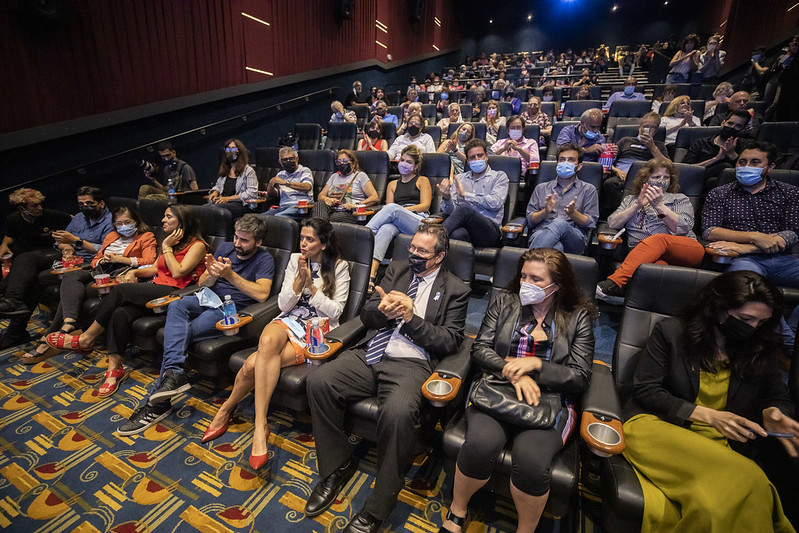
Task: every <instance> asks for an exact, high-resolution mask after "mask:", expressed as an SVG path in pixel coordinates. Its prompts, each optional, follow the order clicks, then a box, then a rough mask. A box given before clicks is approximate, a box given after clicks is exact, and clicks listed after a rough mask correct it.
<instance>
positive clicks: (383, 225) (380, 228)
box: [366, 204, 423, 261]
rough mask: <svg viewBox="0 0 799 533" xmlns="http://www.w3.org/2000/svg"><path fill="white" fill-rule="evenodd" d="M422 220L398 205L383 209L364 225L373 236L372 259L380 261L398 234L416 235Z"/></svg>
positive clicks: (420, 216) (419, 216) (416, 214)
mask: <svg viewBox="0 0 799 533" xmlns="http://www.w3.org/2000/svg"><path fill="white" fill-rule="evenodd" d="M422 218H423V217H422V215H420V214H418V213H414V212H413V211H408V210H407V209H405V208H404V207H402V206H401V205H399V204H388V205H386V206H385V207H383V209H381V210H380V211H378V212H377V213H376V214H375V216H373V217H372V220H370V221H369V223H368V224H367V225H366V227H367V228H369V229H370V230H372V233H374V234H375V250H374V253H373V254H372V257H374V258H375V259H376V260H378V261H382V260H383V258H384V257H385V256H386V251H387V250H388V247H389V246H390V245H391V241H392V240H393V239H394V237H396V236H397V234H398V233H402V234H404V235H413V234H414V233H416V228H418V227H419V225H420V224H421V223H422Z"/></svg>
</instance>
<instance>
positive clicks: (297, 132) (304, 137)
mask: <svg viewBox="0 0 799 533" xmlns="http://www.w3.org/2000/svg"><path fill="white" fill-rule="evenodd" d="M294 136H295V137H296V138H297V147H298V149H299V150H318V149H319V144H320V143H321V142H322V126H320V125H319V124H316V123H313V122H309V123H306V122H298V123H296V124H294Z"/></svg>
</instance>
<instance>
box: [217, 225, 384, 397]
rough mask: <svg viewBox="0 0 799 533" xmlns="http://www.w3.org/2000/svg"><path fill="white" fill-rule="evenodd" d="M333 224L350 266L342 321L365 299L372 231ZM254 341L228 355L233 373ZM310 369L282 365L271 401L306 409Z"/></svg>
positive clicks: (372, 246)
mask: <svg viewBox="0 0 799 533" xmlns="http://www.w3.org/2000/svg"><path fill="white" fill-rule="evenodd" d="M333 227H334V228H335V231H336V235H337V237H338V242H339V246H340V247H341V257H342V258H343V259H346V260H347V262H348V263H349V270H350V292H349V296H348V298H347V305H346V306H345V307H344V311H343V313H342V314H341V316H340V317H339V324H341V325H344V324H345V323H346V322H348V321H350V320H352V319H354V318H355V317H357V316H358V313H360V311H361V307H363V304H364V302H365V301H366V290H367V289H368V287H369V274H370V271H371V267H372V251H373V250H374V235H373V233H372V230H370V229H369V228H367V227H364V226H356V225H354V224H344V223H338V222H334V223H333ZM278 290H279V289H278ZM275 316H277V315H275ZM339 327H341V326H339ZM262 328H263V326H262ZM334 332H335V330H333V331H331V332H330V334H328V337H329V338H330V335H333V334H334ZM259 334H260V330H259ZM257 342H258V337H255V338H254V339H252V341H251V342H249V343H248V344H246V345H245V346H250V347H249V348H245V349H240V350H239V351H237V352H236V353H234V354H233V355H232V356H231V357H230V363H229V367H230V369H231V370H232V371H233V372H234V373H236V372H238V371H239V369H240V368H241V367H242V365H243V364H244V362H245V361H246V360H247V357H249V356H250V354H251V353H252V352H253V347H255V346H256V345H257ZM242 348H244V347H242ZM312 370H313V367H312V366H311V365H307V364H306V365H299V366H292V367H287V368H284V369H282V370H281V371H280V379H279V380H278V383H277V387H276V388H275V392H274V394H273V396H272V402H274V403H277V404H280V405H283V406H285V407H288V408H290V409H294V410H295V411H307V410H308V397H307V395H306V392H305V381H306V379H307V377H308V373H309V372H311V371H312Z"/></svg>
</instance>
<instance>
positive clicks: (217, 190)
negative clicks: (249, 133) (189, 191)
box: [208, 139, 258, 218]
mask: <svg viewBox="0 0 799 533" xmlns="http://www.w3.org/2000/svg"><path fill="white" fill-rule="evenodd" d="M218 174H219V177H218V178H217V180H216V185H214V186H213V188H211V190H210V192H209V194H208V201H209V202H210V203H212V204H216V205H218V206H220V207H224V208H225V209H227V210H229V211H230V212H231V213H233V218H239V217H241V216H243V215H245V214H246V213H249V212H250V208H249V207H247V203H248V202H250V201H252V200H255V199H256V198H257V197H258V176H256V175H255V169H254V168H252V167H251V166H250V153H249V151H248V150H247V147H246V146H244V143H242V142H241V141H240V140H238V139H230V140H228V141H225V157H224V158H223V159H222V164H220V165H219V173H218Z"/></svg>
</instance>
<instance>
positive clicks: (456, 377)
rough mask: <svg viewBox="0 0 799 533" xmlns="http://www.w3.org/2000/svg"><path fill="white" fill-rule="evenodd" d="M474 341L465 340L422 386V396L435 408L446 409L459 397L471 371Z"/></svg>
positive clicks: (440, 363)
mask: <svg viewBox="0 0 799 533" xmlns="http://www.w3.org/2000/svg"><path fill="white" fill-rule="evenodd" d="M472 342H473V340H472V339H464V341H463V342H462V343H461V345H460V348H458V351H457V352H455V353H454V354H451V355H448V356H446V357H444V358H443V359H442V360H441V361H439V363H438V365H436V369H435V370H434V371H433V373H432V374H431V375H430V377H429V378H427V381H425V382H424V383H423V384H422V396H424V397H425V398H427V400H428V401H429V402H430V403H431V404H432V405H434V406H435V407H444V406H446V405H447V404H448V403H449V402H451V401H452V400H454V399H455V398H457V397H458V392H459V391H460V388H461V386H462V385H463V382H464V380H465V379H466V377H467V376H468V375H469V371H470V369H471V351H472Z"/></svg>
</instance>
